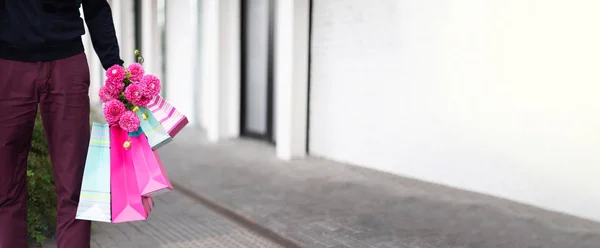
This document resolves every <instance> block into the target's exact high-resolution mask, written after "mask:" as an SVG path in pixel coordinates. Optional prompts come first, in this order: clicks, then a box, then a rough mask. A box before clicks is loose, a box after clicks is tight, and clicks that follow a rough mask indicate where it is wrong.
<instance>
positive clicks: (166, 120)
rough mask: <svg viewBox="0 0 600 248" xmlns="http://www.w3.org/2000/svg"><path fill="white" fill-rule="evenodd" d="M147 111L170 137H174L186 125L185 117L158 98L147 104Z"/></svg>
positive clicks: (165, 101)
mask: <svg viewBox="0 0 600 248" xmlns="http://www.w3.org/2000/svg"><path fill="white" fill-rule="evenodd" d="M148 109H149V110H150V112H152V114H153V115H154V116H155V117H156V119H157V120H158V122H160V124H161V125H162V126H163V127H164V128H165V130H166V131H167V133H168V134H169V135H170V136H171V137H175V135H177V133H179V131H181V129H183V127H185V125H187V124H188V119H187V117H185V115H183V114H182V113H181V112H179V111H177V109H176V108H175V107H173V106H172V105H171V104H170V103H169V102H168V101H167V100H165V99H164V98H162V97H160V96H156V97H154V98H153V99H152V101H150V103H148Z"/></svg>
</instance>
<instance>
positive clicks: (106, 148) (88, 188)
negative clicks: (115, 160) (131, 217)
mask: <svg viewBox="0 0 600 248" xmlns="http://www.w3.org/2000/svg"><path fill="white" fill-rule="evenodd" d="M110 199H111V198H110V129H109V126H108V124H100V123H93V124H92V135H91V138H90V143H89V149H88V154H87V159H86V161H85V169H84V172H83V182H82V184H81V195H80V197H79V205H78V206H77V215H76V217H75V218H76V219H79V220H92V221H100V222H111V202H110Z"/></svg>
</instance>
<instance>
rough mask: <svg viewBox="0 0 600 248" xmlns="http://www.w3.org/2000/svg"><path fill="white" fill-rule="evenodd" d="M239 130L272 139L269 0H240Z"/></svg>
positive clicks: (271, 10) (271, 5)
mask: <svg viewBox="0 0 600 248" xmlns="http://www.w3.org/2000/svg"><path fill="white" fill-rule="evenodd" d="M241 7H242V8H241V11H242V13H241V17H242V18H241V21H242V23H241V32H242V33H241V36H242V44H241V45H242V47H241V52H242V61H241V62H242V64H241V74H242V75H241V77H242V78H241V82H242V92H241V93H242V94H241V98H242V99H241V123H240V124H241V127H240V128H241V134H242V136H246V137H252V138H258V139H262V140H266V141H268V142H273V143H274V142H275V133H274V123H273V120H274V118H273V117H274V116H273V113H274V107H275V106H274V105H275V104H274V100H273V91H274V84H273V28H274V27H273V22H274V7H275V6H274V1H273V0H241Z"/></svg>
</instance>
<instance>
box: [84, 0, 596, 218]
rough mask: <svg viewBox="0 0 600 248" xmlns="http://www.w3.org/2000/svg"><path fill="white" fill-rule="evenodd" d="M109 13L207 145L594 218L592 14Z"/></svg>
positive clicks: (253, 7)
mask: <svg viewBox="0 0 600 248" xmlns="http://www.w3.org/2000/svg"><path fill="white" fill-rule="evenodd" d="M112 2H113V5H112V6H113V11H114V13H115V21H116V22H117V31H118V34H119V37H120V42H121V44H122V47H123V49H122V51H123V53H124V54H126V53H127V52H129V53H131V51H133V49H134V48H136V47H141V50H142V53H144V55H145V57H146V63H151V64H150V65H149V68H150V71H151V72H153V73H157V74H159V75H161V78H163V81H164V83H165V85H166V87H165V88H166V90H165V94H166V97H168V99H169V100H170V101H172V102H173V104H174V105H176V106H177V107H179V108H180V109H181V110H182V111H183V112H184V113H185V114H186V115H188V117H190V120H191V121H192V125H193V126H196V127H198V128H203V129H204V130H206V133H207V136H208V138H209V139H210V140H212V141H215V142H216V141H219V140H222V139H229V138H236V137H240V136H248V137H253V138H256V139H259V140H265V141H268V142H269V143H270V144H271V145H273V146H275V147H276V153H277V156H278V157H280V158H281V159H301V158H302V157H304V156H306V155H311V156H317V157H323V158H326V159H331V160H335V161H339V162H345V163H350V164H354V165H358V166H365V167H369V168H373V169H377V170H381V171H386V172H390V173H394V174H398V175H402V176H408V177H412V178H417V179H421V180H425V181H429V182H434V183H439V184H443V185H448V186H452V187H457V188H461V189H466V190H471V191H476V192H481V193H485V194H490V195H494V196H499V197H504V198H508V199H511V200H515V201H519V202H523V203H527V204H532V205H535V206H538V207H542V208H546V209H550V210H555V211H559V212H565V213H569V214H573V215H577V216H581V217H584V218H589V219H594V220H600V212H598V211H597V209H600V190H599V188H600V181H599V180H598V179H597V178H598V177H599V176H600V138H598V136H597V135H600V129H599V128H600V118H599V117H597V113H598V112H596V111H597V110H600V102H599V101H598V100H597V97H596V96H597V92H599V90H600V84H599V83H598V82H600V74H599V73H597V71H598V68H600V59H598V58H600V46H598V44H600V31H598V30H597V28H595V24H596V23H598V22H599V21H600V16H598V15H597V14H596V13H595V11H594V10H596V9H598V7H600V2H598V1H586V0H574V1H566V0H553V1H548V0H528V1H523V0H502V1H475V0H473V1H440V0H436V1H410V0H370V1H365V0H170V1H164V0H162V1H158V0H144V1H139V0H113V1H112ZM136 37H137V38H136ZM90 47H91V46H90ZM90 50H91V49H88V51H90ZM131 57H132V56H131ZM129 62H130V61H129ZM90 63H91V64H92V65H93V66H94V67H95V69H93V70H92V72H93V75H95V76H94V77H95V78H96V79H98V81H97V83H95V84H94V86H93V88H92V92H97V89H98V88H99V85H100V82H101V77H102V76H101V75H102V72H101V69H100V68H99V64H98V62H97V60H96V59H95V57H92V56H90ZM95 101H98V100H97V98H96V99H95Z"/></svg>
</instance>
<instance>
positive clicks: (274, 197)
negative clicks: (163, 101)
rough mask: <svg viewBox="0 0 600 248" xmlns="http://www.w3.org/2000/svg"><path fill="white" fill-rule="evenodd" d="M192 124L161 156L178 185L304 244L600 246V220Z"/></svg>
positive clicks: (510, 247) (337, 246) (441, 247)
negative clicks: (278, 148) (285, 154)
mask: <svg viewBox="0 0 600 248" xmlns="http://www.w3.org/2000/svg"><path fill="white" fill-rule="evenodd" d="M202 137H203V134H202V133H201V132H199V131H196V130H194V129H193V128H188V129H186V130H184V131H183V132H182V133H181V134H179V136H178V137H177V138H176V139H175V141H174V142H173V143H172V144H170V145H168V146H165V147H164V149H163V150H161V156H162V159H163V162H164V164H165V166H166V167H167V171H168V173H169V176H170V177H171V179H172V180H173V181H174V182H177V183H178V184H180V185H182V186H183V187H185V188H186V189H190V190H192V191H194V192H195V193H197V194H199V195H202V196H204V197H206V198H209V199H211V200H213V201H215V202H218V203H220V204H222V205H223V206H225V207H227V208H229V209H232V210H234V211H235V212H237V213H238V214H240V215H243V216H245V217H246V218H248V219H250V220H252V221H254V222H256V223H258V224H260V225H262V226H264V227H266V228H268V229H270V230H273V231H275V232H276V233H278V234H280V235H281V236H283V237H285V238H287V239H289V240H292V241H294V242H296V243H298V244H300V245H301V246H304V247H329V248H334V247H335V248H342V247H346V248H349V247H350V248H365V247H373V248H375V247H377V248H388V247H407V248H409V247H410V248H417V247H418V248H450V247H452V248H459V247H473V248H492V247H505V248H519V247H543V248H570V247H573V248H598V247H600V224H599V223H595V222H590V221H586V220H581V219H578V218H574V217H571V216H566V215H562V214H557V213H553V212H548V211H544V210H540V209H536V208H533V207H529V206H525V205H521V204H517V203H513V202H510V201H506V200H502V199H498V198H494V197H489V196H485V195H480V194H475V193H469V192H465V191H460V190H456V189H451V188H447V187H442V186H438V185H433V184H428V183H424V182H420V181H417V180H412V179H407V178H402V177H397V176H393V175H389V174H386V173H380V172H376V171H372V170H368V169H363V168H357V167H353V166H349V165H344V164H339V163H333V162H329V161H325V160H320V159H315V158H309V159H306V160H302V161H294V162H283V161H280V160H278V159H276V158H275V157H274V153H275V152H274V149H273V148H272V147H271V146H269V145H266V144H262V143H259V142H255V141H249V140H233V141H227V142H222V143H219V144H209V143H207V142H205V141H204V139H203V138H202Z"/></svg>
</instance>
